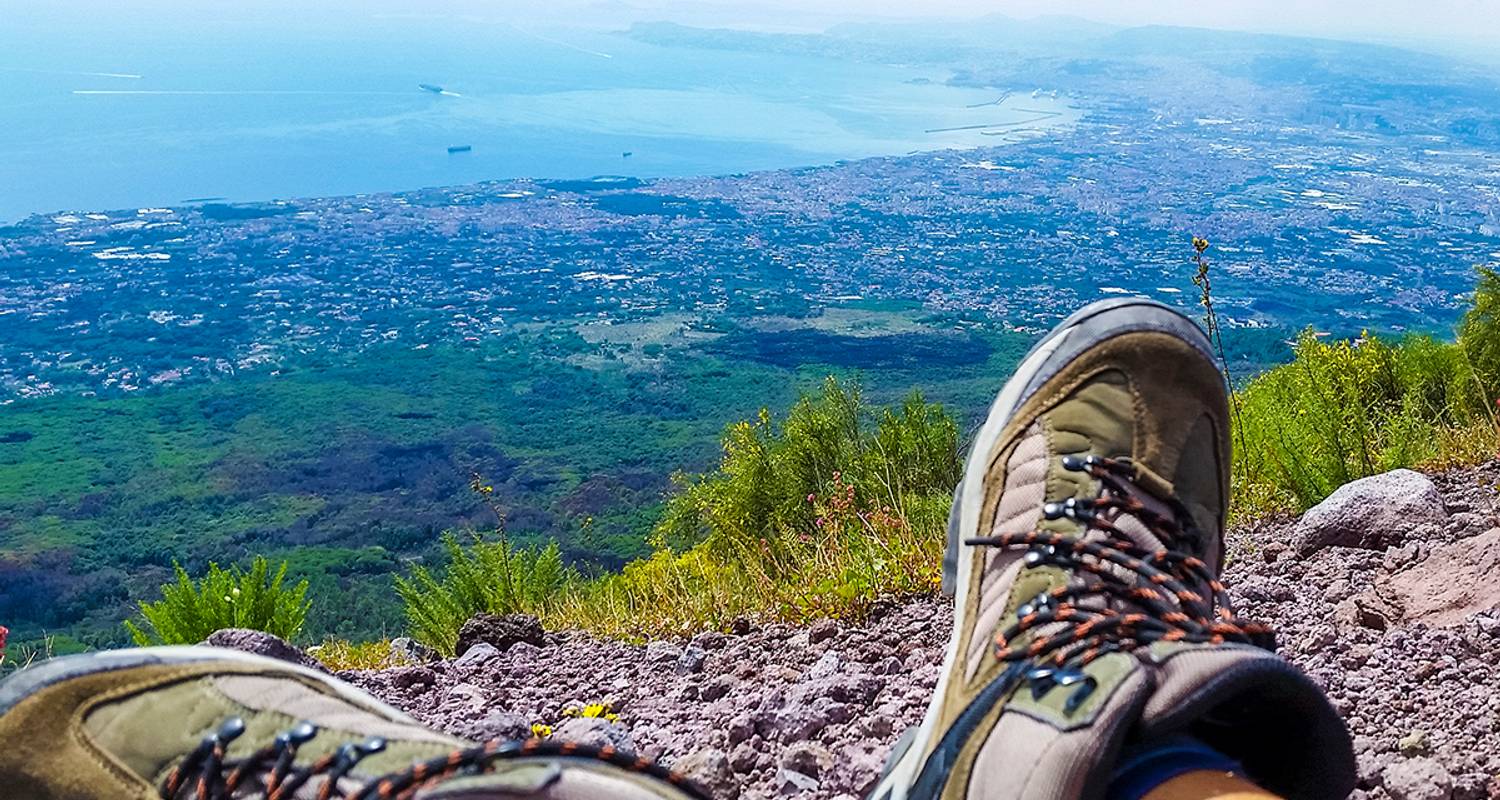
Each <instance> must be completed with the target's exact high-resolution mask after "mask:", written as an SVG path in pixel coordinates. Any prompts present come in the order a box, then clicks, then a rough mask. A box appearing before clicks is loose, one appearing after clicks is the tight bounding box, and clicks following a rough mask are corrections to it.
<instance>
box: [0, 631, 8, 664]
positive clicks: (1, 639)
mask: <svg viewBox="0 0 1500 800" xmlns="http://www.w3.org/2000/svg"><path fill="white" fill-rule="evenodd" d="M9 635H10V628H7V627H5V626H4V625H0V656H3V655H5V637H7V636H9Z"/></svg>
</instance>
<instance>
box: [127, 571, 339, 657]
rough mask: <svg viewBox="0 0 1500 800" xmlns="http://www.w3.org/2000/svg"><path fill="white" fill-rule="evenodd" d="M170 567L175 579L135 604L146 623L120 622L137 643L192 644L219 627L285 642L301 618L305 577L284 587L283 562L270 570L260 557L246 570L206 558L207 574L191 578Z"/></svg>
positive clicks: (297, 628) (298, 628)
mask: <svg viewBox="0 0 1500 800" xmlns="http://www.w3.org/2000/svg"><path fill="white" fill-rule="evenodd" d="M174 567H175V569H176V571H177V581H176V582H175V583H168V584H165V585H164V586H162V587H161V593H162V599H161V600H158V601H156V602H154V603H141V604H140V611H141V616H142V617H144V619H145V625H146V628H142V627H141V626H139V625H137V624H136V623H135V622H133V621H130V620H126V621H125V628H126V629H127V630H128V631H129V632H130V636H131V638H132V639H134V640H135V643H136V644H137V645H138V646H141V647H147V646H150V645H158V644H197V643H199V642H202V641H203V640H204V639H206V638H208V635H209V634H211V633H213V632H214V631H216V630H220V629H223V628H250V629H252V630H257V631H265V632H266V633H270V634H274V635H276V636H279V637H281V638H282V639H286V640H288V641H290V640H291V639H292V638H293V637H295V636H296V635H297V633H298V632H299V631H301V630H302V623H303V622H304V621H305V620H306V619H307V610H308V608H309V607H310V605H311V601H310V600H308V599H307V581H302V582H300V583H298V584H296V585H295V586H291V587H288V586H287V585H286V583H285V580H286V569H287V565H286V563H285V562H282V564H281V566H280V567H278V568H277V570H276V572H275V573H274V574H273V573H272V572H271V567H270V564H269V563H268V562H267V561H266V559H265V558H263V557H256V559H255V560H254V562H252V563H251V565H250V569H249V571H248V572H247V571H243V570H241V569H240V568H239V567H237V566H234V567H230V568H229V569H227V570H225V569H221V568H220V567H219V565H218V564H213V563H210V564H209V565H208V574H207V575H204V576H203V577H202V578H200V579H198V580H196V581H195V580H193V578H192V577H191V576H190V575H188V573H187V570H184V569H183V568H182V567H181V566H180V565H174Z"/></svg>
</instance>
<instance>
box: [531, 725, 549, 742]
mask: <svg viewBox="0 0 1500 800" xmlns="http://www.w3.org/2000/svg"><path fill="white" fill-rule="evenodd" d="M531 735H532V737H533V738H536V739H545V738H547V737H548V736H551V735H552V726H551V725H544V724H542V723H540V722H533V723H531Z"/></svg>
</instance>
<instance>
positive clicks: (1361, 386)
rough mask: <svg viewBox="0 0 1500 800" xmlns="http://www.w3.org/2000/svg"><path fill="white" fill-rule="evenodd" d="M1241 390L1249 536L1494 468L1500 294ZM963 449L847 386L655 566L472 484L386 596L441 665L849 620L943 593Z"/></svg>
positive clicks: (682, 481)
mask: <svg viewBox="0 0 1500 800" xmlns="http://www.w3.org/2000/svg"><path fill="white" fill-rule="evenodd" d="M1211 313H1212V312H1211V311H1210V314H1211ZM1210 321H1211V322H1215V321H1213V320H1210ZM1230 377H1231V379H1233V378H1234V377H1236V376H1232V375H1231V376H1230ZM1236 385H1237V389H1236V391H1235V392H1234V395H1233V404H1234V414H1233V417H1234V420H1235V425H1234V430H1233V432H1232V435H1233V440H1234V444H1235V448H1236V453H1237V455H1236V462H1235V473H1234V497H1233V505H1232V507H1233V513H1234V514H1235V515H1236V516H1238V517H1241V518H1243V517H1246V516H1254V515H1261V514H1266V513H1274V512H1296V511H1300V510H1302V509H1304V508H1306V507H1308V506H1310V505H1312V504H1314V503H1316V502H1317V501H1319V500H1321V499H1322V498H1323V497H1325V496H1327V494H1328V493H1329V492H1331V491H1332V490H1333V489H1334V488H1337V487H1338V486H1339V485H1341V484H1342V483H1344V482H1347V481H1349V480H1352V479H1355V478H1359V477H1362V476H1365V475H1369V474H1374V473H1376V472H1380V471H1384V470H1388V469H1392V468H1395V467H1401V466H1417V467H1429V468H1433V467H1444V466H1451V465H1456V464H1461V463H1473V462H1476V461H1481V460H1484V459H1486V458H1489V457H1492V456H1493V455H1494V454H1495V451H1496V444H1497V441H1496V417H1495V405H1494V404H1495V398H1496V397H1497V396H1500V276H1497V275H1496V274H1495V273H1494V272H1492V271H1489V270H1481V271H1480V272H1479V277H1478V285H1477V287H1476V290H1475V293H1474V295H1473V298H1472V302H1471V306H1470V308H1469V309H1468V311H1467V312H1466V314H1465V315H1464V317H1463V319H1462V321H1461V323H1460V324H1459V326H1458V330H1457V335H1456V337H1455V340H1454V341H1451V342H1449V341H1443V340H1440V339H1437V338H1435V337H1433V336H1430V335H1425V334H1410V335H1406V336H1402V337H1384V336H1378V335H1373V334H1370V333H1365V334H1363V335H1360V336H1358V337H1354V338H1347V339H1341V338H1335V337H1331V336H1326V335H1321V334H1319V333H1317V332H1315V331H1313V330H1311V329H1310V330H1308V331H1306V332H1304V333H1303V334H1301V335H1300V336H1299V337H1298V338H1297V340H1296V343H1295V346H1294V348H1293V357H1292V360H1291V361H1290V363H1286V364H1283V365H1281V366H1278V367H1274V368H1272V369H1269V370H1267V371H1265V372H1262V373H1261V374H1259V375H1256V376H1254V377H1251V378H1249V379H1248V380H1244V381H1240V382H1236ZM961 439H962V437H961V434H960V429H959V425H958V423H957V422H956V421H955V419H954V418H953V417H952V416H951V415H950V414H949V413H948V412H947V411H946V410H945V409H944V408H943V407H942V406H941V405H938V404H934V403H930V402H928V401H926V400H925V399H924V398H923V397H922V395H921V394H920V393H918V392H913V393H912V394H911V395H910V396H909V397H907V398H906V400H905V401H904V402H902V403H901V404H899V405H897V406H894V407H890V408H876V407H874V406H872V405H870V404H869V403H867V402H866V401H865V400H864V399H863V398H862V396H861V393H860V388H859V386H858V384H857V383H854V382H851V381H846V380H839V379H836V378H832V377H830V378H829V379H827V380H826V381H825V382H824V384H823V385H822V387H821V389H820V390H819V391H817V392H815V393H810V394H804V395H803V396H802V397H801V399H799V400H798V401H797V402H796V403H795V404H794V405H793V406H792V407H791V409H790V410H789V411H788V412H787V413H786V414H785V415H784V416H783V417H777V416H775V415H773V414H772V413H771V412H770V411H769V410H765V409H763V410H762V411H761V412H760V413H759V414H758V415H757V416H756V417H755V418H754V419H751V420H745V421H741V422H738V423H735V424H733V425H730V426H729V427H728V428H727V429H726V430H725V431H724V434H723V437H722V440H721V449H722V457H721V459H720V461H719V463H718V465H717V466H716V467H714V468H713V469H710V470H708V471H706V472H703V473H700V474H693V475H688V474H678V475H676V476H674V480H673V483H674V488H673V489H672V490H670V492H669V494H668V497H667V499H666V502H665V506H664V509H663V511H662V513H661V515H660V516H659V518H658V521H657V522H656V523H655V525H654V528H653V530H652V533H651V536H650V537H649V540H648V544H649V547H650V551H649V553H648V554H647V555H644V556H642V557H639V558H637V559H635V560H633V561H630V562H629V563H627V564H626V565H625V566H624V567H623V568H621V569H619V570H605V571H600V570H599V569H598V568H589V567H587V566H583V565H579V564H573V563H569V561H568V560H567V559H566V558H565V557H564V554H563V553H562V552H561V551H560V550H559V548H558V547H557V546H556V544H547V545H545V546H542V545H531V546H522V545H521V544H518V543H517V542H516V541H515V540H513V539H512V538H510V535H509V534H508V532H507V530H506V524H505V522H506V520H505V510H504V508H503V507H502V506H501V505H500V503H499V502H498V500H496V498H495V496H494V494H493V492H494V490H493V488H492V487H491V486H489V485H487V484H485V483H484V482H483V480H481V479H479V478H477V477H476V479H475V481H474V483H473V485H472V486H471V488H472V490H473V491H474V492H475V493H476V495H477V496H478V497H479V498H480V499H481V500H482V501H483V504H484V505H487V506H488V507H489V509H490V513H492V514H493V515H494V522H495V524H494V526H493V528H492V529H491V530H490V531H489V532H487V533H474V532H471V533H467V534H458V533H449V534H446V535H445V536H444V537H443V550H442V558H441V560H440V561H439V562H438V563H434V564H430V565H422V564H417V565H415V566H413V567H411V568H410V569H409V570H408V571H407V573H406V574H405V575H403V576H398V577H396V578H395V587H394V588H395V592H396V593H397V594H399V596H400V598H401V600H402V601H403V604H404V606H405V610H406V619H407V627H408V629H409V632H410V633H411V634H412V635H413V636H414V637H415V638H417V639H418V640H419V641H422V642H424V643H426V644H428V645H429V646H431V647H433V648H435V649H436V650H438V651H439V652H443V653H447V654H452V653H453V652H454V650H455V647H456V643H457V638H458V629H459V627H460V626H461V625H462V624H463V622H464V621H465V620H467V619H468V618H469V617H470V616H472V615H473V614H475V613H479V612H491V613H509V612H526V613H531V614H535V615H537V616H539V617H540V618H542V620H543V621H544V623H545V624H547V625H548V626H549V627H553V628H560V627H576V628H583V629H587V630H591V631H595V632H598V633H601V634H606V635H611V636H617V637H623V638H631V639H638V638H644V637H651V636H662V635H680V634H686V633H690V632H693V631H697V630H701V629H704V628H726V627H730V626H732V625H734V624H735V622H736V620H737V619H739V618H775V619H781V620H786V621H802V620H806V619H809V618H814V617H822V616H835V617H843V616H857V615H859V614H861V613H863V612H864V610H866V609H867V608H868V607H869V605H870V604H871V603H872V602H874V601H875V600H877V599H878V598H882V597H897V596H910V595H915V594H922V593H930V592H932V591H934V589H935V587H936V585H937V583H938V574H939V559H940V554H941V550H942V545H943V522H944V519H945V516H946V513H947V507H948V502H949V498H950V493H951V491H952V486H953V485H954V484H955V483H956V482H957V480H958V477H959V471H960V468H961V458H960V454H961V448H962V441H961ZM587 527H588V523H587V521H585V523H584V528H585V529H584V530H583V531H582V532H581V533H580V534H579V535H580V537H581V538H582V539H583V540H585V541H586V540H587V538H588V537H589V536H590V531H589V530H588V529H587ZM184 580H185V578H183V577H182V576H179V581H178V583H177V585H175V586H174V587H173V588H172V591H173V593H174V596H175V597H177V598H179V600H180V599H181V598H185V597H190V596H191V594H190V593H189V588H190V587H189V585H188V584H186V583H184ZM211 580H223V578H222V576H220V577H215V576H213V575H211V576H210V577H209V578H207V579H205V581H206V582H207V581H211ZM198 594H199V595H204V594H205V593H203V592H199V593H198ZM181 605H182V604H181V603H180V602H178V603H163V604H155V605H147V606H144V608H146V609H147V610H148V619H150V621H151V622H152V624H153V626H154V627H155V629H156V631H158V632H159V631H163V630H171V629H172V625H171V623H170V622H169V621H164V620H162V619H161V615H163V614H168V613H170V610H171V609H172V608H173V607H176V606H181ZM281 607H286V608H288V609H293V610H295V609H297V608H299V604H298V603H297V602H283V603H281ZM183 613H186V612H183ZM303 613H305V611H304V612H303ZM153 615H154V617H155V618H152V616H153ZM194 635H196V634H194ZM167 638H169V639H170V637H167ZM190 638H191V637H184V640H188V639H190ZM386 652H387V651H385V650H383V649H382V648H380V647H373V648H370V647H365V648H360V647H350V646H349V645H347V644H346V643H343V642H331V643H330V644H329V646H328V647H326V648H325V653H327V654H329V656H333V654H335V653H337V654H342V655H340V656H337V657H333V660H334V661H343V662H345V663H344V664H340V665H346V664H347V663H348V662H350V661H360V660H370V659H375V660H378V659H381V658H384V657H385V653H386Z"/></svg>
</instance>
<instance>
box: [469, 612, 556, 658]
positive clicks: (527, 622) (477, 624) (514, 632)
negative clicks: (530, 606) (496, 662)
mask: <svg viewBox="0 0 1500 800" xmlns="http://www.w3.org/2000/svg"><path fill="white" fill-rule="evenodd" d="M480 642H484V643H486V644H489V645H493V646H494V647H495V649H497V650H500V651H502V652H503V651H505V650H506V649H508V648H509V647H510V646H511V645H513V644H515V643H516V642H526V643H527V644H532V645H536V646H537V647H545V646H546V644H547V634H546V632H545V631H543V630H542V623H541V621H539V620H538V619H537V618H536V617H533V616H531V615H529V614H475V615H474V616H473V617H471V618H470V619H469V621H467V622H465V623H464V624H463V627H461V628H459V629H458V652H460V653H462V652H465V651H467V650H468V649H469V648H470V647H473V646H474V645H476V644H479V643H480Z"/></svg>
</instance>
